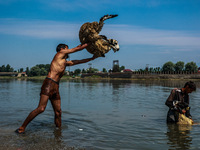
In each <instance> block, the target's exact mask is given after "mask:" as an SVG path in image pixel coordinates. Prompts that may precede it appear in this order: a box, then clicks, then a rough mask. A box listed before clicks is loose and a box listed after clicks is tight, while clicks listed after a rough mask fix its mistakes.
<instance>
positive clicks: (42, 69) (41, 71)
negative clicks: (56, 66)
mask: <svg viewBox="0 0 200 150" xmlns="http://www.w3.org/2000/svg"><path fill="white" fill-rule="evenodd" d="M47 73H48V72H47V71H46V69H45V68H41V69H40V75H41V76H45V75H47Z"/></svg>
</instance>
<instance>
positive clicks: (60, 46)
mask: <svg viewBox="0 0 200 150" xmlns="http://www.w3.org/2000/svg"><path fill="white" fill-rule="evenodd" d="M66 46H67V47H68V45H66V44H58V46H57V47H56V52H60V50H61V48H63V49H65V47H66Z"/></svg>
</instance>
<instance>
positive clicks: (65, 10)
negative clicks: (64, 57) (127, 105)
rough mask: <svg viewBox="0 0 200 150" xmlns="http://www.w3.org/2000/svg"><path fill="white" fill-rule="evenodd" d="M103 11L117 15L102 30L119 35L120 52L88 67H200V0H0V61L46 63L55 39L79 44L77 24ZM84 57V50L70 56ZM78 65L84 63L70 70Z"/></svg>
mask: <svg viewBox="0 0 200 150" xmlns="http://www.w3.org/2000/svg"><path fill="white" fill-rule="evenodd" d="M106 14H118V15H119V16H118V17H116V18H113V19H109V20H106V21H105V25H104V27H103V29H102V31H101V33H100V34H102V35H106V36H107V37H108V38H114V39H117V40H118V41H119V44H120V51H118V52H116V53H114V52H113V51H110V52H109V53H107V54H106V57H105V58H98V59H96V60H94V61H92V62H91V63H92V67H95V68H98V69H99V70H102V68H104V67H105V68H106V69H110V68H112V62H113V60H119V65H120V66H122V65H123V66H125V67H126V68H127V69H133V70H135V69H140V68H142V69H143V68H145V66H146V64H148V65H149V67H162V65H163V64H164V63H165V62H167V61H172V62H174V63H176V62H177V61H184V62H185V63H187V62H191V61H194V62H196V63H197V65H198V66H200V1H199V0H115V1H111V0H101V1H100V0H84V1H82V0H73V1H72V0H48V1H47V0H6V1H5V0H0V66H1V65H6V64H10V65H11V66H12V67H13V68H14V69H16V70H17V69H19V68H26V67H30V68H31V67H33V66H35V65H36V64H49V63H50V62H51V60H52V58H53V56H54V55H55V53H56V51H55V49H56V46H57V45H58V44H59V43H66V44H68V45H69V47H71V48H72V47H75V46H77V45H79V44H80V42H79V37H78V32H79V29H80V26H81V25H82V24H83V23H85V22H93V21H99V19H100V18H101V17H102V16H103V15H106ZM88 57H92V55H91V54H90V53H88V52H87V50H83V51H81V52H78V53H74V54H71V56H70V59H83V58H88ZM77 68H80V69H82V68H88V64H81V65H78V66H74V67H71V68H70V69H71V70H74V69H77ZM67 69H68V68H67Z"/></svg>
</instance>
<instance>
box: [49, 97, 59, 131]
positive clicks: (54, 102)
mask: <svg viewBox="0 0 200 150" xmlns="http://www.w3.org/2000/svg"><path fill="white" fill-rule="evenodd" d="M51 104H52V107H53V110H54V113H55V120H54V122H55V125H56V127H59V128H60V127H61V114H62V112H61V100H60V99H59V100H51Z"/></svg>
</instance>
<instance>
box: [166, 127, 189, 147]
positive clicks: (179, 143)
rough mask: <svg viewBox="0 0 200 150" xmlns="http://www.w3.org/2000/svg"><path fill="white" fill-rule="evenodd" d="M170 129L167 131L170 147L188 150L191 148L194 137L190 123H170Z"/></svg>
mask: <svg viewBox="0 0 200 150" xmlns="http://www.w3.org/2000/svg"><path fill="white" fill-rule="evenodd" d="M167 126H168V131H167V133H166V135H167V137H168V140H169V142H168V145H169V146H170V149H181V150H183V149H184V150H186V149H190V148H191V144H192V137H191V135H190V134H191V133H190V131H191V128H192V126H189V125H177V124H168V125H167Z"/></svg>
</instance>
